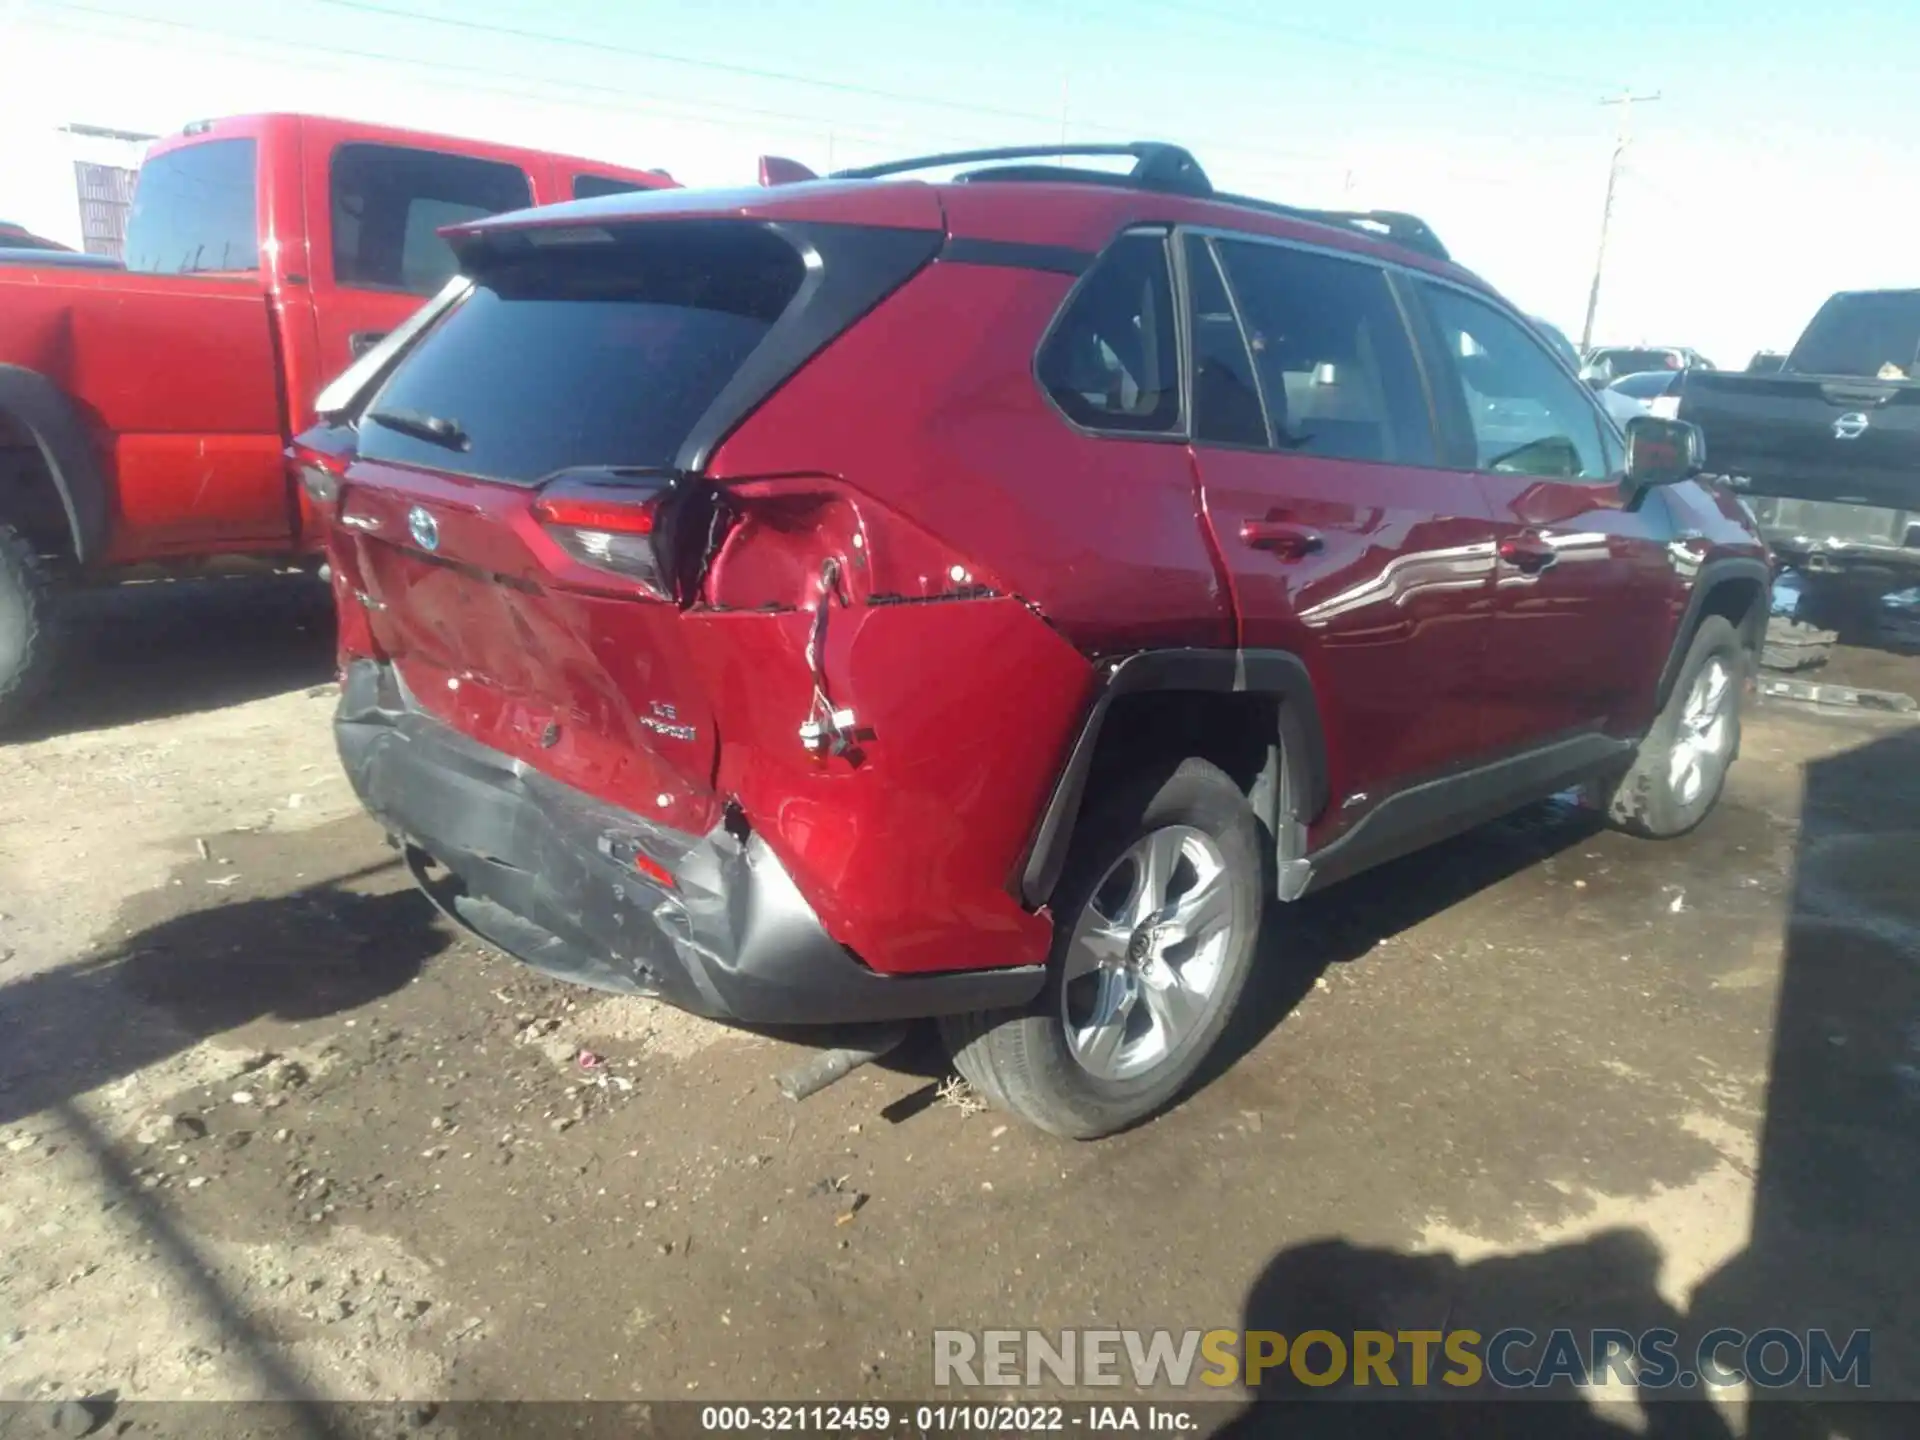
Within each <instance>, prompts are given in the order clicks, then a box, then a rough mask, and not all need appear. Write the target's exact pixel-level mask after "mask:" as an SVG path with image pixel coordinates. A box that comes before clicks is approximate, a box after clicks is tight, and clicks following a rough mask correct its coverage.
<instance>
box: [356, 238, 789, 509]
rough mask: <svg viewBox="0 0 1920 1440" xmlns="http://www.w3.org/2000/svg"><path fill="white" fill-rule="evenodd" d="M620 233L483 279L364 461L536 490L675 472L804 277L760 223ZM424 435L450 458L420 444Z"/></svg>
mask: <svg viewBox="0 0 1920 1440" xmlns="http://www.w3.org/2000/svg"><path fill="white" fill-rule="evenodd" d="M606 233H607V235H609V236H610V237H611V238H610V239H608V240H607V241H605V242H602V243H597V244H574V245H567V246H564V247H560V246H555V247H543V248H542V247H536V248H532V249H530V250H529V251H526V252H523V253H521V254H518V255H516V256H513V257H509V258H500V259H496V260H495V261H494V262H493V263H492V264H491V265H483V266H482V267H481V268H480V272H479V273H478V274H477V275H476V277H475V289H474V292H473V294H472V295H470V296H469V297H468V298H467V299H466V300H464V301H462V302H461V303H460V304H459V305H458V306H457V307H455V309H454V310H453V311H452V312H451V313H450V314H448V316H447V317H446V319H444V320H442V321H441V322H440V323H439V324H438V325H437V326H435V327H434V328H433V329H432V330H430V331H428V332H427V334H426V335H424V336H423V337H422V338H421V340H420V341H419V343H418V344H417V345H416V346H415V347H414V349H413V350H412V351H411V352H409V353H408V354H407V355H406V356H405V358H403V359H402V360H401V362H400V365H399V367H398V369H396V370H395V372H394V374H393V377H392V378H391V379H390V380H389V381H388V382H387V383H386V384H385V385H384V386H383V387H382V388H381V390H380V392H379V393H378V394H377V395H376V396H375V397H374V399H373V400H372V402H371V403H370V404H369V405H368V407H367V410H366V412H365V413H364V414H363V415H362V417H361V420H360V445H359V452H360V454H361V455H363V456H366V457H368V458H370V459H376V460H393V461H398V462H400V463H403V464H411V465H421V466H426V467H429V468H432V469H437V470H449V471H456V472H459V473H462V474H468V475H477V476H481V477H483V478H486V479H491V480H504V481H509V482H512V483H515V484H528V485H530V484H533V483H535V482H537V481H539V480H541V479H544V478H545V477H546V476H548V475H551V474H552V473H553V472H554V471H556V470H562V469H566V468H568V467H571V466H576V465H631V466H669V465H671V464H672V463H673V461H674V458H675V456H676V455H677V454H678V453H679V450H680V447H681V445H682V443H683V442H684V441H685V440H686V438H687V436H688V435H689V434H690V433H691V432H692V430H693V427H694V425H695V423H696V422H697V421H698V420H699V419H700V417H701V415H702V414H703V413H704V412H705V411H706V409H707V407H708V406H709V405H710V404H712V402H713V400H714V398H715V397H716V396H718V395H719V393H720V391H721V390H722V388H723V387H725V385H726V384H727V382H728V381H729V380H731V379H732V378H733V377H734V375H735V374H736V373H737V372H738V371H739V369H740V367H741V366H742V365H743V364H744V363H745V362H746V360H747V357H748V356H750V355H751V354H752V353H753V352H754V350H755V349H756V348H757V347H758V346H759V344H760V342H761V340H762V339H763V338H764V337H765V336H766V333H767V330H768V329H769V327H771V326H772V324H773V322H774V321H775V320H777V319H779V317H780V315H781V313H782V312H783V311H784V310H785V309H786V308H787V305H788V304H789V302H791V301H792V299H793V297H794V295H795V294H796V293H797V292H798V290H799V288H800V282H801V279H802V278H803V276H804V273H805V269H804V266H803V264H802V262H801V259H800V256H799V253H798V252H797V251H796V250H795V249H794V248H793V247H792V246H791V245H789V244H788V243H787V242H786V241H784V240H782V239H780V238H779V237H778V236H777V235H775V234H774V233H773V232H772V231H770V230H768V229H767V228H766V227H764V226H762V225H757V224H752V223H748V222H742V221H718V222H696V221H681V222H673V223H665V224H662V223H655V224H651V225H637V226H630V227H626V228H624V229H611V230H609V231H607V232H606ZM380 414H386V415H390V416H393V415H397V416H401V417H405V419H404V420H403V422H402V423H403V424H404V423H406V422H407V421H410V422H411V424H410V425H408V428H409V429H411V430H413V431H415V432H416V433H406V430H403V429H396V428H393V427H392V426H390V425H385V424H382V423H380V422H379V421H378V420H376V419H375V418H374V417H375V416H376V415H380ZM423 421H424V422H428V423H430V424H432V425H433V426H434V427H435V428H437V429H439V430H440V431H441V432H442V433H443V434H444V435H447V436H448V437H450V439H451V442H452V443H436V442H435V441H433V440H431V439H427V438H422V437H421V435H420V434H419V433H417V432H418V431H419V429H420V428H421V422H423Z"/></svg>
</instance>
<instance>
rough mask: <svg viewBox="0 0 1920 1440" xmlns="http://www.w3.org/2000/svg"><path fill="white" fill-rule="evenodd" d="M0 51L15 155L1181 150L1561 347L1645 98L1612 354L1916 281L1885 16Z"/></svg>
mask: <svg viewBox="0 0 1920 1440" xmlns="http://www.w3.org/2000/svg"><path fill="white" fill-rule="evenodd" d="M449 22H452V23H449ZM506 32H518V33H506ZM0 47H4V49H5V50H7V51H11V52H14V53H15V54H16V55H17V56H19V57H20V59H21V60H22V61H23V62H24V63H22V64H20V65H19V66H18V67H17V68H16V67H15V66H13V65H11V64H10V66H9V70H10V74H13V75H16V76H22V77H24V83H23V84H17V85H10V87H9V90H8V93H7V94H6V96H5V97H3V98H0V142H3V144H0V148H10V149H16V150H17V147H19V146H21V145H22V144H23V143H29V144H30V143H31V137H32V135H33V134H35V133H37V131H41V130H44V129H46V128H48V127H50V126H51V125H54V124H58V123H60V122H63V121H70V120H78V121H85V122H89V123H93V124H106V125H116V126H122V127H125V128H134V129H143V130H155V131H166V130H173V129H177V128H178V127H179V126H180V125H181V124H183V123H184V122H185V121H187V120H189V119H192V118H195V117H196V116H201V115H213V114H222V113H230V112H234V111H239V110H255V109H305V110H321V111H327V112H332V113H345V114H353V115H359V116H363V117H365V118H368V119H373V120H382V121H388V122H394V123H404V124H410V125H417V126H421V127H424V128H429V129H441V130H448V131H453V132H456V133H466V134H475V135H484V136H487V137H490V138H495V139H502V140H512V141H517V142H520V143H528V144H536V145H544V146H551V147H554V148H559V149H566V150H570V151H574V152H577V153H582V154H587V155H593V156H603V157H605V158H608V159H614V160H621V161H626V162H629V163H640V164H651V165H661V166H664V167H666V168H667V169H669V170H671V171H672V172H673V173H674V174H675V175H676V176H678V177H679V178H681V179H682V180H684V181H688V182H690V183H728V182H738V181H740V180H743V179H746V178H748V177H749V176H750V174H751V166H752V162H753V158H754V157H755V156H756V155H757V154H759V153H760V152H761V151H763V150H772V151H777V152H781V153H786V154H790V155H793V156H794V157H795V158H798V159H802V160H805V161H807V162H808V163H810V164H813V165H815V166H816V167H820V168H824V167H825V166H826V165H827V164H829V163H832V164H838V165H849V164H858V163H862V162H866V161H872V160H876V159H880V158H884V157H888V156H893V155H897V154H900V153H903V152H905V153H912V152H916V151H923V150H930V149H939V148H952V147H956V146H961V145H967V144H1003V143H1013V142H1018V141H1023V140H1030V141H1052V140H1055V139H1057V138H1058V137H1059V136H1060V134H1061V132H1062V130H1063V129H1064V131H1065V133H1066V134H1067V135H1068V136H1069V137H1070V138H1077V139H1086V140H1112V139H1124V138H1165V139H1173V140H1178V141H1181V142H1183V143H1186V144H1188V145H1189V146H1190V147H1191V148H1193V149H1194V150H1195V152H1196V153H1197V154H1198V155H1199V156H1200V157H1201V160H1202V162H1203V163H1204V164H1205V165H1206V167H1207V168H1208V170H1209V171H1210V172H1211V173H1212V174H1213V175H1214V177H1215V179H1216V181H1218V182H1221V183H1223V184H1226V185H1230V186H1232V187H1234V188H1239V189H1245V190H1249V191H1253V192H1256V193H1260V194H1264V195H1270V196H1273V197H1275V198H1282V199H1290V200H1296V201H1299V202H1302V203H1315V204H1330V205H1331V204H1343V203H1350V204H1353V205H1355V206H1380V207H1388V208H1401V209H1409V210H1414V211H1416V212H1418V213H1420V214H1423V215H1424V216H1426V218H1427V219H1428V220H1429V221H1431V222H1432V223H1433V225H1434V226H1435V228H1436V229H1438V230H1439V232H1440V234H1441V235H1442V236H1443V238H1445V239H1446V240H1447V241H1448V243H1449V244H1450V245H1451V246H1452V248H1453V249H1454V250H1455V252H1456V253H1457V254H1458V255H1460V256H1461V258H1462V259H1463V260H1465V262H1466V263H1468V264H1469V265H1471V266H1473V267H1474V268H1475V269H1477V270H1479V271H1480V272H1481V273H1483V274H1484V275H1486V276H1487V277H1488V278H1489V279H1490V280H1492V281H1493V282H1494V283H1495V284H1496V285H1498V286H1500V287H1501V288H1502V289H1504V290H1505V291H1507V293H1508V294H1510V295H1511V296H1513V298H1514V299H1515V300H1516V301H1517V302H1519V303H1520V304H1522V305H1525V306H1526V307H1528V308H1529V309H1531V310H1534V311H1536V312H1540V313H1544V314H1546V315H1547V316H1548V317H1549V318H1550V319H1553V320H1554V321H1555V322H1556V323H1558V324H1560V325H1562V326H1563V327H1564V328H1566V329H1568V330H1569V331H1571V332H1574V333H1576V334H1577V331H1578V327H1579V324H1580V320H1581V318H1582V312H1583V310H1584V306H1585V302H1586V289H1587V283H1588V280H1589V278H1590V275H1591V270H1592V265H1593V253H1594V245H1595V240H1596V236H1597V229H1598V224H1599V214H1600V206H1601V198H1602V192H1603V187H1604V183H1605V176H1606V168H1607V162H1608V157H1609V155H1610V153H1611V149H1612V132H1613V126H1614V124H1615V122H1616V119H1617V112H1616V111H1615V110H1612V109H1606V108H1603V107H1602V106H1601V105H1600V104H1599V100H1600V98H1601V96H1602V95H1603V94H1606V93H1608V92H1610V91H1617V90H1618V89H1619V88H1620V87H1622V86H1628V85H1630V86H1632V87H1633V88H1634V89H1635V90H1637V91H1653V90H1658V91H1660V92H1662V94H1663V97H1664V98H1662V99H1661V100H1660V101H1659V102H1658V103H1656V104H1652V105H1647V106H1644V107H1639V108H1637V109H1636V111H1635V116H1634V121H1635V124H1634V128H1635V131H1636V135H1637V139H1636V143H1635V145H1634V147H1633V148H1632V150H1631V152H1630V154H1629V165H1628V170H1627V172H1626V174H1625V178H1624V179H1623V181H1622V185H1621V189H1620V193H1619V198H1618V202H1617V205H1616V211H1615V228H1614V238H1613V242H1612V249H1611V252H1610V261H1609V269H1608V280H1607V287H1606V290H1605V292H1604V293H1603V296H1602V302H1601V310H1600V323H1599V326H1598V333H1597V335H1596V338H1597V339H1602V340H1611V341H1635V340H1660V341H1669V342H1672V343H1681V344H1692V345H1696V346H1699V347H1700V348H1702V349H1705V350H1706V351H1708V353H1709V354H1712V355H1714V356H1715V358H1717V359H1718V360H1719V361H1720V363H1722V364H1739V363H1741V362H1743V361H1744V360H1745V358H1746V354H1747V353H1748V352H1750V351H1751V350H1753V349H1755V348H1758V347H1760V346H1762V345H1771V346H1784V345H1785V344H1786V343H1787V342H1789V341H1791V339H1792V338H1793V336H1794V334H1795V333H1796V332H1797V330H1798V328H1799V326H1800V324H1801V323H1802V322H1803V321H1804V320H1805V318H1806V317H1807V316H1808V315H1809V314H1810V313H1811V311H1812V309H1813V307H1814V305H1815V304H1817V303H1818V301H1819V300H1820V299H1821V298H1823V297H1824V296H1825V295H1826V294H1827V293H1828V292H1829V291H1831V290H1833V289H1835V288H1840V287H1843V286H1860V285H1873V284H1898V283H1905V284H1915V283H1920V264H1916V263H1914V261H1913V259H1912V257H1913V254H1914V245H1913V239H1912V237H1913V234H1914V227H1913V224H1912V221H1913V220H1914V219H1915V218H1916V216H1915V214H1914V209H1915V202H1913V201H1911V200H1909V199H1908V198H1907V195H1908V192H1910V190H1911V188H1912V187H1911V184H1910V181H1909V178H1908V177H1911V176H1912V175H1914V174H1915V173H1916V166H1915V161H1916V160H1920V134H1917V133H1916V127H1915V126H1914V125H1913V123H1912V115H1913V112H1914V109H1915V106H1914V102H1913V99H1912V91H1913V82H1912V75H1911V66H1910V57H1911V56H1912V55H1913V54H1915V53H1920V6H1900V5H1895V4H1890V3H1887V0H1875V3H1873V4H1871V5H1869V4H1865V3H1849V0H1843V3H1838V4H1832V3H1830V4H1828V5H1826V6H1825V7H1822V8H1821V10H1820V11H1819V12H1817V13H1816V11H1815V10H1814V8H1813V7H1808V6H1802V5H1792V6H1789V5H1784V4H1774V5H1771V6H1768V5H1766V4H1763V3H1754V0H1668V3H1667V4H1665V5H1661V6H1639V5H1636V6H1623V5H1620V4H1604V3H1580V4H1574V3H1567V0H1468V3H1455V4H1450V5H1449V4H1435V3H1433V0H1373V3H1371V4H1369V5H1367V6H1365V7H1358V6H1356V7H1351V14H1350V15H1348V14H1343V13H1342V12H1341V10H1340V9H1339V8H1338V7H1333V6H1327V5H1324V4H1320V5H1312V6H1306V5H1292V4H1285V3H1277V0H1275V3H1267V4H1260V3H1255V0H1176V3H1169V4H1154V3H1148V0H1029V3H1011V0H975V3H971V4H966V5H954V6H942V7H936V6H933V5H929V4H921V3H915V0H896V3H891V4H888V3H880V0H807V3H801V0H754V3H735V4H726V5H699V4H693V3H686V0H654V3H642V4H629V5H622V6H620V7H618V8H613V7H606V8H599V9H596V8H593V7H589V6H586V5H582V4H577V3H570V0H548V3H538V4H536V3H531V0H457V3H456V0H279V3H275V4H272V5H260V4H257V3H256V4H242V3H232V0H197V3H196V4H194V5H193V6H191V7H183V6H179V5H177V4H168V3H163V0H0ZM77 76H83V77H92V81H93V83H92V84H88V83H86V82H84V81H82V82H79V83H76V79H75V77H77ZM6 180H7V172H6V171H5V169H4V168H0V212H7V211H9V210H11V211H13V212H15V213H18V212H19V211H20V210H21V208H22V204H21V203H19V202H15V203H11V204H10V202H9V198H8V196H7V195H6V194H5V189H4V187H5V185H6ZM21 218H26V217H25V216H21Z"/></svg>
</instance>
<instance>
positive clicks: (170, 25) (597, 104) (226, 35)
mask: <svg viewBox="0 0 1920 1440" xmlns="http://www.w3.org/2000/svg"><path fill="white" fill-rule="evenodd" d="M40 3H41V4H42V5H45V6H48V7H50V8H53V9H58V10H71V11H75V12H78V13H81V14H85V15H95V16H100V17H103V18H105V19H110V20H118V21H128V20H131V21H133V22H135V23H137V24H142V25H154V26H160V27H164V28H166V29H169V30H179V31H184V32H187V33H189V34H192V35H200V36H210V37H212V38H213V39H214V40H216V41H220V40H225V41H229V42H231V41H239V42H241V43H242V44H247V45H264V46H269V47H272V48H275V49H279V50H288V51H294V52H297V53H299V54H301V55H316V54H319V55H338V56H344V57H347V58H350V59H356V60H373V61H378V62H380V63H382V64H389V65H406V66H411V67H414V68H416V69H421V70H430V71H440V72H445V73H448V74H458V75H475V76H480V77H483V78H488V79H496V80H513V81H519V82H521V85H522V86H524V85H527V84H532V85H547V86H564V87H565V88H566V89H567V91H568V92H569V94H576V95H577V94H579V93H582V92H585V93H591V94H595V95H605V96H609V97H612V98H610V99H608V100H605V101H601V100H596V101H594V102H593V104H594V108H599V109H609V110H624V111H629V112H631V113H634V114H640V115H655V116H662V117H666V118H669V119H678V120H692V121H695V122H697V123H704V124H712V125H719V126H722V127H724V128H730V129H738V130H759V129H762V128H763V127H761V126H759V125H757V124H753V123H750V122H747V121H726V120H721V119H716V118H712V117H708V116H702V115H699V114H690V113H687V112H684V111H675V110H669V109H665V108H662V106H660V105H659V104H644V103H638V102H635V101H633V100H631V99H628V98H627V97H628V96H629V95H630V94H631V93H632V92H631V91H630V90H628V89H622V88H617V87H614V86H609V85H595V84H590V83H587V82H584V81H578V80H571V79H569V80H543V79H539V78H538V77H533V76H524V75H516V74H513V73H511V72H508V71H501V70H490V69H487V68H484V67H482V66H477V65H460V64H456V63H454V62H453V61H449V60H426V59H421V58H420V57H418V56H414V55H394V54H390V53H387V52H384V51H378V50H360V49H355V48H352V47H350V46H343V45H318V44H313V43H311V42H308V41H302V40H283V39H280V38H278V37H275V36H271V35H254V34H247V33H244V32H236V31H230V30H223V29H219V28H217V27H214V26H209V25H196V24H193V23H191V22H189V21H185V20H169V19H163V18H161V17H159V16H151V15H134V14H131V13H129V12H127V11H123V10H109V9H105V8H103V7H99V6H93V5H85V4H80V3H77V0H40ZM41 23H51V24H54V25H55V26H57V27H58V28H62V29H67V30H70V31H73V32H75V33H79V34H84V35H92V36H106V37H108V38H114V39H124V38H125V37H124V35H121V34H119V33H117V32H113V31H108V30H104V29H101V28H99V27H92V26H84V25H64V24H61V22H59V21H51V22H49V21H42V22H41ZM214 48H216V49H218V48H220V47H219V46H217V45H216V46H215V47H214ZM225 53H227V54H246V53H247V52H245V51H239V50H235V49H233V48H232V47H231V46H230V45H229V46H228V47H227V48H226V49H225ZM464 88H467V89H472V90H476V91H481V92H487V93H493V94H500V95H509V96H514V97H518V98H521V99H526V100H532V101H535V102H538V103H544V104H566V103H567V101H565V100H563V99H558V98H556V97H550V96H545V95H539V94H535V93H533V92H532V91H529V90H527V89H524V88H520V87H508V86H500V85H474V84H470V83H469V84H466V85H465V87H464ZM674 103H676V104H689V105H704V106H706V107H707V108H709V109H713V110H719V111H731V112H733V113H736V114H740V115H753V116H759V117H762V118H764V119H774V120H786V121H790V122H792V123H794V124H798V125H804V126H807V127H808V128H810V129H824V128H825V127H826V125H827V123H828V122H827V121H825V120H823V119H822V117H820V116H817V115H799V114H794V113H792V112H788V111H780V110H766V109H761V108H758V107H755V106H750V105H738V104H732V103H728V102H718V101H678V100H676V101H675V102H674ZM834 128H835V129H837V130H838V131H840V132H841V133H843V134H846V133H856V134H860V135H861V136H863V137H864V138H867V139H871V140H875V141H885V140H888V139H891V138H893V137H894V135H895V133H896V132H892V131H888V130H882V129H877V128H875V129H863V128H861V127H858V126H847V125H844V124H840V123H838V122H834ZM915 130H916V133H918V134H920V135H923V136H927V137H930V138H937V139H943V140H957V141H971V140H973V139H976V138H977V136H975V135H970V134H955V133H953V132H946V131H933V130H925V129H920V128H919V127H915Z"/></svg>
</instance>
